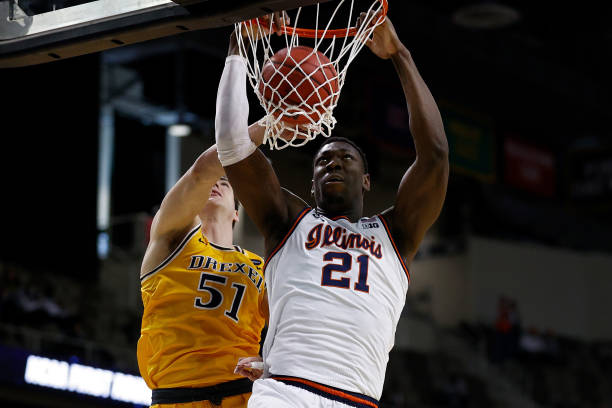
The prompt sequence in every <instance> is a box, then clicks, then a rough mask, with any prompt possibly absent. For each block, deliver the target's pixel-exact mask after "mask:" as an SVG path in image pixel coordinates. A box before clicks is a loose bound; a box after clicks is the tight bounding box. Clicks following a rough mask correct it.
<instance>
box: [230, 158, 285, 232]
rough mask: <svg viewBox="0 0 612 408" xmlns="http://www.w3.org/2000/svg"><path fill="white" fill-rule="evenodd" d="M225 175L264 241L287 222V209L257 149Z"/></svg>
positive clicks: (272, 170)
mask: <svg viewBox="0 0 612 408" xmlns="http://www.w3.org/2000/svg"><path fill="white" fill-rule="evenodd" d="M225 172H226V174H227V177H228V178H229V181H230V183H231V184H232V187H233V188H234V192H235V193H236V195H237V197H238V199H239V200H240V203H241V204H242V205H243V206H244V209H245V211H246V212H247V214H248V215H249V217H250V218H251V220H253V222H254V223H255V225H256V226H257V228H258V229H259V231H260V232H261V233H262V234H263V235H264V237H265V238H266V240H269V239H270V238H273V237H274V236H275V235H276V234H277V233H278V231H279V230H280V229H282V228H284V226H285V225H286V224H287V223H288V221H289V208H288V203H287V199H286V198H285V195H284V193H283V190H282V189H281V186H280V183H279V181H278V177H277V176H276V173H275V172H274V169H273V168H272V165H271V164H270V163H269V162H268V159H267V158H266V157H265V156H264V154H263V153H262V152H261V151H260V150H259V149H257V150H255V152H253V153H252V154H251V155H250V156H248V157H247V158H245V159H244V160H241V161H239V162H237V163H234V164H232V165H229V166H227V167H225Z"/></svg>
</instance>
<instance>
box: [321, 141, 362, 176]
mask: <svg viewBox="0 0 612 408" xmlns="http://www.w3.org/2000/svg"><path fill="white" fill-rule="evenodd" d="M334 142H342V143H348V144H350V145H351V146H353V147H354V148H355V150H357V153H359V156H361V161H362V162H363V170H364V172H365V173H366V174H368V173H369V172H370V170H369V167H368V159H367V158H366V155H365V153H364V151H363V150H361V147H359V146H357V143H355V142H353V141H352V140H351V139H347V138H346V137H342V136H333V137H330V138H328V139H325V141H324V142H323V143H321V146H319V149H318V150H317V152H316V153H315V155H314V157H313V159H312V166H313V168H314V160H315V159H316V158H317V155H318V154H319V152H320V151H321V149H323V146H325V145H328V144H330V143H334Z"/></svg>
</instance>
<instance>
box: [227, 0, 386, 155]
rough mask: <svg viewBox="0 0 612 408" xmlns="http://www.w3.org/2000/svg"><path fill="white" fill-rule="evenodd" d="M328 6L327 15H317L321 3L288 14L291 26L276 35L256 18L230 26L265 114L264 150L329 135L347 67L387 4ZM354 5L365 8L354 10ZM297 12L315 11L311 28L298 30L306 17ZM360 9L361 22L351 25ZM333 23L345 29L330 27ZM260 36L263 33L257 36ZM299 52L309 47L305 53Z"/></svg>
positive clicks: (343, 0)
mask: <svg viewBox="0 0 612 408" xmlns="http://www.w3.org/2000/svg"><path fill="white" fill-rule="evenodd" d="M332 3H337V5H336V6H335V8H334V7H333V6H332V7H331V8H330V10H329V13H328V14H329V15H323V13H322V12H321V4H316V5H314V6H310V7H306V6H303V7H299V8H298V9H296V10H294V11H291V15H290V18H291V22H292V25H286V26H283V27H280V28H279V30H278V31H280V33H281V37H277V36H276V35H275V34H272V33H271V32H270V30H269V25H268V21H267V20H265V19H262V18H259V19H253V20H248V21H243V22H240V23H237V24H236V31H237V32H238V33H242V35H238V36H237V38H238V44H239V48H240V54H241V55H242V56H243V57H244V58H245V59H246V60H247V67H248V68H247V74H248V79H249V83H250V84H251V86H252V87H253V90H254V91H255V94H256V95H257V98H258V99H259V102H260V104H261V106H262V107H263V108H264V110H265V111H266V115H265V116H264V117H263V118H262V119H261V120H260V122H259V123H260V124H261V125H263V126H265V128H266V132H265V137H264V144H265V143H267V144H269V146H270V149H277V150H280V149H283V148H285V147H288V146H294V147H299V146H303V145H304V144H306V143H308V142H309V141H311V140H313V139H315V138H316V136H317V135H319V134H321V135H323V136H324V137H329V136H330V135H331V132H332V130H333V129H334V126H335V125H336V119H335V118H334V116H333V110H334V108H335V107H336V106H337V104H338V99H339V97H340V92H341V90H342V86H343V85H344V81H345V78H346V73H347V70H348V67H349V65H350V64H351V63H352V62H353V60H354V59H355V57H356V56H357V54H358V53H359V52H360V51H361V49H362V48H363V46H364V45H365V43H366V41H367V40H368V39H369V38H370V37H371V35H372V32H373V31H374V29H375V28H376V27H377V26H378V25H380V24H381V23H382V22H383V21H384V20H385V17H386V14H387V9H388V5H387V0H364V1H359V0H334V1H332ZM356 3H362V4H363V3H365V4H367V5H369V7H368V6H366V7H364V8H363V9H361V10H357V9H356V7H355V4H356ZM303 9H305V10H307V12H310V13H316V19H315V24H314V28H301V27H300V26H299V23H300V17H301V16H302V15H303V14H305V13H306V12H304V10H303ZM361 11H364V12H366V15H367V18H366V20H365V21H363V22H362V24H361V25H360V26H359V27H355V26H353V25H352V24H354V23H355V22H356V20H357V18H358V17H359V14H360V12H361ZM337 21H342V22H343V23H340V24H341V27H345V28H332V25H333V24H335V23H336V22H337ZM261 32H267V34H265V35H261V36H260V35H259V33H261ZM304 49H310V51H309V52H308V53H307V55H304ZM298 51H299V52H298ZM296 55H298V57H296ZM279 56H280V57H279ZM313 61H314V66H313ZM330 73H333V75H331V74H330ZM296 78H297V79H296ZM281 135H283V136H282V137H281ZM288 135H289V136H288Z"/></svg>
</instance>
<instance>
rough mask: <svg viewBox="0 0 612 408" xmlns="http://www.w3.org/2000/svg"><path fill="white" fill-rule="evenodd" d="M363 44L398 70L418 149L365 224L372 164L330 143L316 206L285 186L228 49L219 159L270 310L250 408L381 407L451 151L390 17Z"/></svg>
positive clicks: (321, 157)
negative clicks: (252, 231) (260, 240)
mask: <svg viewBox="0 0 612 408" xmlns="http://www.w3.org/2000/svg"><path fill="white" fill-rule="evenodd" d="M364 17H365V16H364V15H363V14H362V16H361V17H360V20H359V23H360V24H361V21H364V20H363V18H364ZM230 43H231V42H230ZM231 44H232V43H231ZM367 45H368V47H369V48H370V50H371V51H372V52H373V53H374V54H376V55H377V56H378V57H380V58H382V59H390V60H391V61H392V62H393V64H394V66H395V69H396V71H397V74H398V76H399V79H400V82H401V84H402V87H403V90H404V94H405V97H406V102H407V107H408V112H409V114H410V131H411V134H412V136H413V138H414V144H415V147H416V151H417V157H416V160H415V161H414V163H413V164H412V165H411V166H410V168H409V169H408V170H407V172H406V174H405V175H404V177H403V179H402V180H401V182H400V185H399V188H398V192H397V196H396V199H395V203H394V205H393V206H392V207H391V208H389V209H387V210H385V211H383V212H382V213H381V214H378V215H375V216H373V217H369V218H365V217H363V213H362V211H363V198H364V194H365V193H366V192H367V191H368V190H370V176H369V174H368V167H367V161H366V158H365V155H364V154H363V152H362V151H361V149H360V148H359V147H357V146H356V145H355V144H354V143H353V142H352V141H350V140H347V139H343V138H331V139H327V140H326V141H325V142H324V143H323V144H322V146H321V147H320V149H319V151H318V152H317V153H316V154H315V156H314V160H313V176H312V195H313V197H314V202H315V204H316V206H315V208H310V207H309V206H308V205H307V204H306V203H305V202H304V201H303V200H302V199H300V198H299V197H297V196H295V195H293V194H291V193H290V192H288V191H286V190H284V189H282V188H281V187H280V185H279V181H278V178H277V176H276V174H275V173H274V170H273V169H272V167H271V166H270V165H269V163H268V161H267V160H266V159H265V157H264V156H263V154H262V153H261V152H260V151H259V150H257V149H256V147H255V145H254V144H253V143H252V142H251V140H250V139H249V138H248V132H247V116H248V102H247V97H246V93H245V85H244V82H245V72H246V67H245V62H244V61H243V60H242V58H241V57H240V56H238V55H237V54H238V50H237V47H236V46H235V44H232V45H231V46H230V55H229V56H228V58H227V62H226V67H225V70H224V72H223V75H222V78H221V82H220V84H219V93H218V98H220V99H219V100H218V101H217V117H216V124H217V132H216V138H217V146H218V147H219V150H218V152H219V159H220V161H221V163H222V164H223V166H224V168H225V171H226V174H227V175H228V178H229V180H230V181H231V183H232V185H233V186H234V189H235V191H236V192H237V195H238V197H239V198H240V200H241V202H242V204H243V205H244V206H245V209H246V211H247V213H248V214H249V216H250V217H251V218H252V219H253V221H254V222H255V224H256V225H257V227H258V229H259V230H260V231H261V233H262V234H263V236H264V238H265V246H266V266H265V270H266V279H267V290H268V300H269V305H270V321H269V328H268V334H267V337H266V341H265V344H264V350H263V361H264V366H263V371H264V373H263V378H262V379H259V380H257V381H256V382H255V383H254V386H253V395H252V397H251V399H250V401H249V407H251V408H275V407H309V408H312V407H334V406H335V407H346V406H354V407H377V406H378V400H379V399H380V396H381V394H382V388H383V381H384V376H385V370H386V365H387V361H388V358H389V351H390V350H391V348H392V347H393V342H394V334H395V329H396V325H397V322H398V320H399V317H400V312H401V310H402V308H403V306H404V302H405V295H406V291H407V289H408V284H409V280H410V275H409V272H408V268H409V266H410V263H411V261H412V259H413V258H414V256H415V254H416V253H417V250H418V248H419V244H420V242H421V241H422V239H423V237H424V235H425V233H426V231H427V230H428V228H429V227H430V226H431V225H432V224H433V222H434V221H435V220H436V219H437V217H438V215H439V213H440V211H441V208H442V204H443V201H444V197H445V194H446V187H447V181H448V172H449V165H448V144H447V141H446V136H445V133H444V128H443V125H442V120H441V117H440V113H439V111H438V108H437V105H436V103H435V101H434V98H433V97H432V95H431V93H430V91H429V89H428V88H427V86H426V84H425V83H424V81H423V79H422V78H421V76H420V74H419V73H418V71H417V68H416V66H415V64H414V62H413V60H412V57H411V54H410V52H409V51H408V50H407V49H406V47H405V46H404V45H403V44H402V42H401V41H400V40H399V38H398V36H397V34H396V32H395V29H394V27H393V25H392V23H391V21H390V20H389V19H387V20H386V21H385V22H384V23H383V24H382V25H380V26H379V27H377V28H376V30H375V31H374V33H373V37H372V39H371V40H369V41H368V43H367ZM251 360H252V359H250V361H251ZM243 361H244V360H243ZM237 370H238V371H239V372H243V365H242V363H239V364H238V366H237Z"/></svg>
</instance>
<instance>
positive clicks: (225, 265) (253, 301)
mask: <svg viewBox="0 0 612 408" xmlns="http://www.w3.org/2000/svg"><path fill="white" fill-rule="evenodd" d="M263 131H264V128H262V127H260V126H259V125H252V126H251V127H250V128H249V130H248V134H249V135H250V137H251V138H252V139H253V140H254V142H255V143H256V144H261V142H262V139H263ZM237 210H238V201H237V200H236V199H235V197H234V192H233V190H232V186H231V185H230V183H229V182H228V180H227V178H226V177H225V176H224V172H223V168H222V167H221V164H220V163H219V160H218V158H217V149H216V146H212V147H211V148H209V149H208V150H206V151H205V152H204V153H202V154H201V155H200V157H199V158H198V159H197V160H196V161H195V163H194V164H193V166H192V167H191V168H190V169H189V170H188V171H187V172H186V173H185V174H184V175H183V176H182V177H181V179H180V180H179V181H178V182H177V183H176V185H175V186H174V187H173V188H172V189H171V190H170V191H169V192H168V194H167V195H166V197H165V198H164V200H163V201H162V203H161V206H160V209H159V211H158V212H157V214H156V215H155V218H154V219H153V223H152V227H151V240H150V243H149V245H148V247H147V250H146V253H145V256H144V260H143V263H142V267H141V275H140V279H141V282H142V285H141V291H142V300H143V303H144V314H143V317H142V329H141V336H140V340H139V341H138V364H139V367H140V372H141V375H142V377H143V378H144V379H145V381H146V383H147V385H148V386H149V387H150V388H151V389H152V390H153V404H154V405H155V406H157V407H168V406H172V407H177V406H181V404H185V403H189V404H185V405H184V406H189V407H190V408H191V407H198V408H208V407H213V406H215V407H216V406H219V405H221V406H222V407H246V404H247V401H248V397H249V395H250V392H251V388H252V383H251V381H250V380H248V379H245V378H242V377H241V376H240V375H238V374H234V373H233V370H234V367H235V365H236V360H237V359H238V358H239V357H241V356H251V355H256V354H258V353H259V342H260V338H261V331H262V329H263V327H264V324H265V322H266V319H267V297H266V295H265V290H264V289H265V286H264V278H263V272H262V267H263V261H262V259H261V258H260V257H259V256H257V255H255V254H253V253H251V252H249V251H246V250H244V249H242V248H240V247H238V246H236V245H233V241H232V239H233V233H232V227H233V224H234V223H235V222H237V221H238V211H237ZM192 402H195V403H194V404H192ZM166 404H172V405H166ZM175 404H178V405H175Z"/></svg>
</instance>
